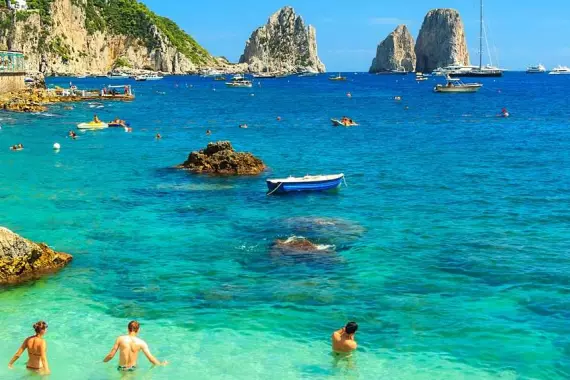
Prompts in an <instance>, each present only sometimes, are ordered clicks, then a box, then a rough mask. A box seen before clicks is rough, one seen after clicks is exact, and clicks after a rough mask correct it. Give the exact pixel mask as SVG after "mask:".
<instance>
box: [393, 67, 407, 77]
mask: <svg viewBox="0 0 570 380" xmlns="http://www.w3.org/2000/svg"><path fill="white" fill-rule="evenodd" d="M390 74H397V75H408V71H406V69H404V68H403V67H398V68H397V69H396V70H390Z"/></svg>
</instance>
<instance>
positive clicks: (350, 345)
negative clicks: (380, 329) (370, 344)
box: [331, 322, 358, 356]
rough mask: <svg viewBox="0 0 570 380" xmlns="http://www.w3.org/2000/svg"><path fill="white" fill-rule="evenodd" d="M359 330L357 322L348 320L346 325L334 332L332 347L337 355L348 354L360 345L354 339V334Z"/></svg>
mask: <svg viewBox="0 0 570 380" xmlns="http://www.w3.org/2000/svg"><path fill="white" fill-rule="evenodd" d="M356 330H358V325H357V324H356V322H348V323H347V324H346V326H344V327H343V328H341V329H340V330H337V331H335V332H333V334H332V337H331V338H332V349H333V353H334V354H335V355H345V356H348V355H349V354H350V353H351V352H352V351H354V350H356V347H358V345H357V344H356V341H355V340H354V334H356Z"/></svg>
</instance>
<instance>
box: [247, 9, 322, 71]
mask: <svg viewBox="0 0 570 380" xmlns="http://www.w3.org/2000/svg"><path fill="white" fill-rule="evenodd" d="M240 63H247V64H248V66H249V70H250V71H252V72H287V73H294V72H302V71H313V72H325V65H323V63H322V62H321V60H320V59H319V57H318V55H317V32H316V30H315V28H313V27H312V26H311V25H309V26H308V27H305V23H304V22H303V19H302V18H301V16H298V15H297V14H296V13H295V11H294V10H293V8H291V7H284V8H281V9H280V10H278V11H277V12H275V13H274V14H273V15H272V16H271V17H270V18H269V21H268V22H267V24H266V25H264V26H262V27H260V28H258V29H257V30H255V31H254V32H253V33H252V34H251V37H250V38H249V40H248V41H247V42H246V44H245V50H244V52H243V55H242V56H241V58H240Z"/></svg>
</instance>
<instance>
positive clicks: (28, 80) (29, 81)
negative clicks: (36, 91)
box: [24, 77, 35, 83]
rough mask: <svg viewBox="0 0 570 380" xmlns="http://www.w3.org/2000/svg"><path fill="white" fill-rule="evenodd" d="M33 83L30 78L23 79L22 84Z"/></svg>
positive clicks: (32, 79)
mask: <svg viewBox="0 0 570 380" xmlns="http://www.w3.org/2000/svg"><path fill="white" fill-rule="evenodd" d="M34 82H35V81H34V78H31V77H25V78H24V83H34Z"/></svg>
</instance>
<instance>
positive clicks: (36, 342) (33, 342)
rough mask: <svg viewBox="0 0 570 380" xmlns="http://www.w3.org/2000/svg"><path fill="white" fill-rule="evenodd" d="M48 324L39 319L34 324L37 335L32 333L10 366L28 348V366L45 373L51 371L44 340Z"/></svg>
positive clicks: (9, 364) (10, 365)
mask: <svg viewBox="0 0 570 380" xmlns="http://www.w3.org/2000/svg"><path fill="white" fill-rule="evenodd" d="M47 328H48V325H47V323H45V322H44V321H39V322H37V323H35V324H34V331H35V332H36V335H32V336H30V337H28V338H26V340H24V343H22V345H21V346H20V348H19V349H18V351H17V352H16V353H15V354H14V357H13V358H12V360H10V363H8V368H13V367H12V366H13V364H14V363H15V362H16V360H18V359H19V358H20V356H21V355H22V353H24V351H26V350H28V363H26V368H27V369H30V370H32V371H35V372H39V373H41V374H44V375H48V374H49V373H50V370H49V365H48V360H47V354H46V351H47V344H46V341H45V340H44V335H45V334H46V332H47Z"/></svg>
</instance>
